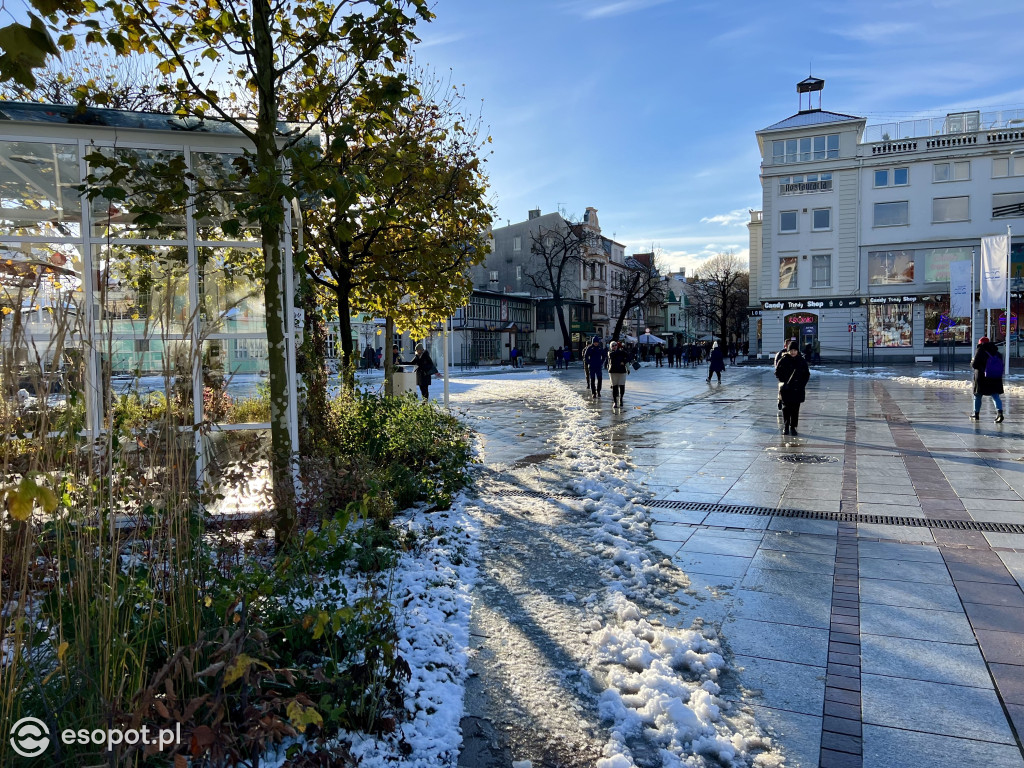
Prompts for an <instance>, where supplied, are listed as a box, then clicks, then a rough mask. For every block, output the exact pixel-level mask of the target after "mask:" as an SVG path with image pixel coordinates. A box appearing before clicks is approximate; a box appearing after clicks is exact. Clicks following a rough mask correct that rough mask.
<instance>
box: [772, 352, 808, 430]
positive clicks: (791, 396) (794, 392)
mask: <svg viewBox="0 0 1024 768" xmlns="http://www.w3.org/2000/svg"><path fill="white" fill-rule="evenodd" d="M775 378H776V379H778V380H779V400H781V401H782V421H783V424H784V425H785V426H784V427H783V430H782V434H784V435H796V425H797V422H798V421H799V420H800V403H802V402H803V401H804V398H805V397H806V390H807V382H808V380H809V379H810V378H811V370H810V368H808V367H807V361H806V360H804V359H803V357H801V356H800V347H799V345H798V344H797V343H796V342H795V341H791V342H790V343H789V349H788V350H787V351H786V354H785V355H783V356H782V357H781V358H779V362H778V363H777V364H776V366H775Z"/></svg>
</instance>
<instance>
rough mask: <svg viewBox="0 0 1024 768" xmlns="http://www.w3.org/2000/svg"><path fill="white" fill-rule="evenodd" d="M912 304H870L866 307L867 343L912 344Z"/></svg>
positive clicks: (873, 345)
mask: <svg viewBox="0 0 1024 768" xmlns="http://www.w3.org/2000/svg"><path fill="white" fill-rule="evenodd" d="M913 307H914V305H913V304H910V303H902V302H901V303H899V304H871V305H870V306H869V307H868V345H869V346H871V347H880V348H883V347H912V346H914V327H913Z"/></svg>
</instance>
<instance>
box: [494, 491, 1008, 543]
mask: <svg viewBox="0 0 1024 768" xmlns="http://www.w3.org/2000/svg"><path fill="white" fill-rule="evenodd" d="M495 495H497V496H530V497H533V498H538V499H586V498H587V497H586V496H579V495H577V494H572V493H542V492H540V491H527V490H522V489H513V490H507V491H497V492H495ZM641 503H642V504H644V506H648V507H657V508H658V509H676V510H681V511H687V512H725V513H728V514H732V515H760V516H765V517H790V518H793V517H795V518H802V519H805V520H834V521H836V522H842V523H871V524H874V525H897V526H903V527H908V528H941V529H946V530H955V531H982V532H985V533H1024V524H1021V523H987V522H981V521H978V520H936V519H926V518H923V517H898V516H895V515H861V514H858V513H855V512H816V511H813V510H808V509H776V508H774V507H744V506H738V505H733V504H716V503H711V502H700V501H670V500H668V499H646V500H644V501H643V502H641Z"/></svg>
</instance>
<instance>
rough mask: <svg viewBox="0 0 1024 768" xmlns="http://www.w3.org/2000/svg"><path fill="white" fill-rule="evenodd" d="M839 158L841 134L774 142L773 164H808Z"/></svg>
mask: <svg viewBox="0 0 1024 768" xmlns="http://www.w3.org/2000/svg"><path fill="white" fill-rule="evenodd" d="M836 157H839V134H838V133H831V134H828V135H826V136H806V137H804V138H801V139H784V140H782V141H773V142H772V163H773V164H776V165H777V164H780V163H806V162H809V161H811V160H831V159H833V158H836Z"/></svg>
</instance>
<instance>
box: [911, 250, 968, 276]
mask: <svg viewBox="0 0 1024 768" xmlns="http://www.w3.org/2000/svg"><path fill="white" fill-rule="evenodd" d="M917 259H918V261H921V260H923V261H924V281H925V282H926V283H948V282H949V265H950V264H951V263H953V262H954V261H970V260H971V249H970V248H921V249H919V250H918V251H917Z"/></svg>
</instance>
